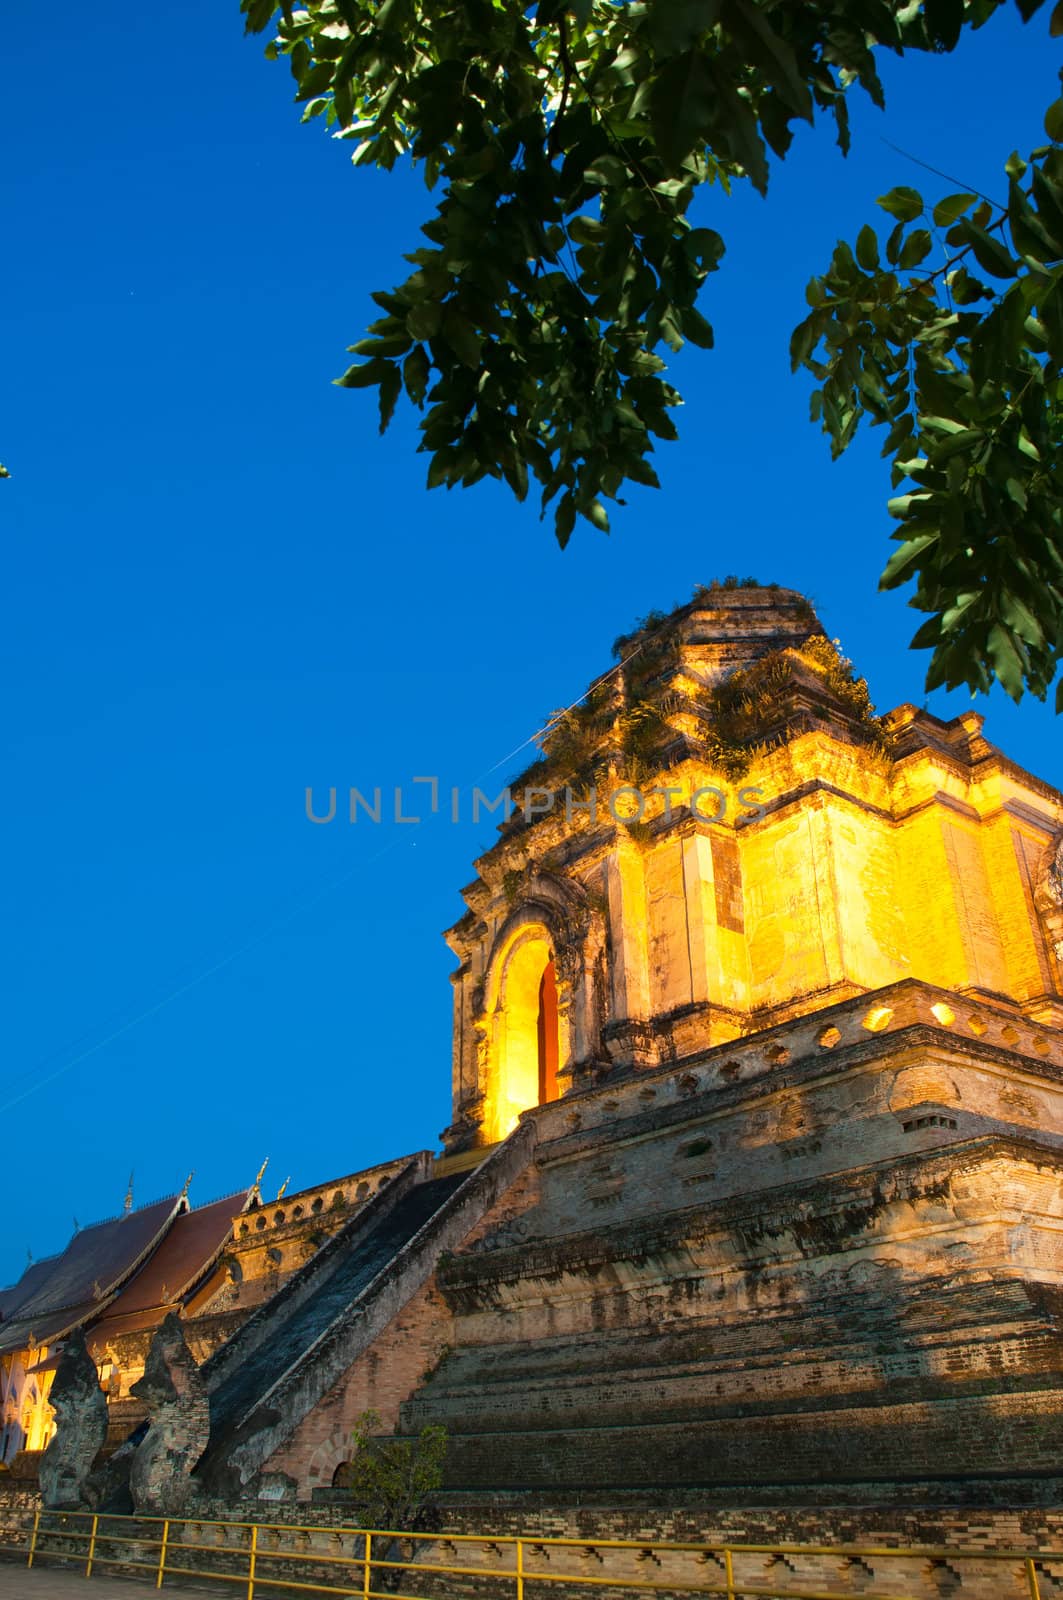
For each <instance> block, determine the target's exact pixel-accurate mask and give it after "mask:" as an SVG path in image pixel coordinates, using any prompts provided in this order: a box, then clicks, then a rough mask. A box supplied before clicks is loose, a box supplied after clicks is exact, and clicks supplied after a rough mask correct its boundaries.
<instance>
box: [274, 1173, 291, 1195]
mask: <svg viewBox="0 0 1063 1600" xmlns="http://www.w3.org/2000/svg"><path fill="white" fill-rule="evenodd" d="M291 1181H292V1180H291V1178H290V1177H289V1178H285V1180H284V1182H283V1183H282V1184H281V1186H280V1188H279V1189H278V1190H277V1199H278V1200H282V1199H283V1198H284V1191H285V1189H287V1187H288V1185H289V1184H290V1183H291Z"/></svg>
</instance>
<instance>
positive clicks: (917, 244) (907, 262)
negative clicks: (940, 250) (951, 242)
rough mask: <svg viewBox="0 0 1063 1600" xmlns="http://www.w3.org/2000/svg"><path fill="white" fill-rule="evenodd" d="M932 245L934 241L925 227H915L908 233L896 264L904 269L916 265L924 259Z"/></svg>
mask: <svg viewBox="0 0 1063 1600" xmlns="http://www.w3.org/2000/svg"><path fill="white" fill-rule="evenodd" d="M933 245H934V241H933V239H932V238H931V236H930V234H929V233H928V232H927V230H926V228H916V230H915V232H914V233H910V234H909V235H908V237H907V239H905V241H904V247H903V249H902V250H901V258H900V261H899V263H898V265H899V266H901V267H902V268H905V269H907V268H909V267H917V266H918V265H919V263H920V261H925V260H926V257H927V256H928V255H929V254H930V251H931V250H932V249H933Z"/></svg>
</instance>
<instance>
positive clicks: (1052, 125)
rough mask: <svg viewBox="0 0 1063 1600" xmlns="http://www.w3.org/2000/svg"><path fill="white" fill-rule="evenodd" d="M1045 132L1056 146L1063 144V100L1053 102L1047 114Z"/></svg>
mask: <svg viewBox="0 0 1063 1600" xmlns="http://www.w3.org/2000/svg"><path fill="white" fill-rule="evenodd" d="M1045 132H1046V133H1047V135H1048V137H1049V138H1050V139H1051V140H1052V142H1053V143H1054V144H1063V99H1060V100H1053V101H1052V104H1051V105H1050V106H1049V108H1048V110H1047V111H1046V112H1045Z"/></svg>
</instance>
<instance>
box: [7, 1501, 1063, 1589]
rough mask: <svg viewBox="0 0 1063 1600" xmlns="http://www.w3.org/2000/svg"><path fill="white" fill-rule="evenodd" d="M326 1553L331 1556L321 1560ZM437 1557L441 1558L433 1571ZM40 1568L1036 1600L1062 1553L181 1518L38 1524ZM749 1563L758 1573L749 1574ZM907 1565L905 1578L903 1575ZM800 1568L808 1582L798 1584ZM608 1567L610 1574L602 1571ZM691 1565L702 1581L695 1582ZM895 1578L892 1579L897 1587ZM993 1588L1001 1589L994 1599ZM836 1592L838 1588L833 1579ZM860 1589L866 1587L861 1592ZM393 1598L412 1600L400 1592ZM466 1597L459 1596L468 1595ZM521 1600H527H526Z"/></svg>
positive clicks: (359, 1585)
mask: <svg viewBox="0 0 1063 1600" xmlns="http://www.w3.org/2000/svg"><path fill="white" fill-rule="evenodd" d="M315 1541H316V1547H315ZM326 1545H327V1546H329V1548H323V1547H322V1546H326ZM344 1546H346V1548H344ZM478 1555H479V1557H480V1559H477V1556H478ZM443 1556H446V1557H447V1558H448V1559H441V1558H442V1557H443ZM451 1556H452V1557H453V1559H451ZM625 1558H626V1559H625ZM43 1560H61V1561H63V1562H66V1563H68V1564H69V1563H76V1564H77V1565H79V1566H81V1565H83V1567H84V1576H85V1577H86V1578H90V1577H91V1576H92V1574H93V1573H94V1572H97V1571H98V1570H99V1569H101V1568H103V1569H107V1570H109V1571H114V1570H120V1571H121V1572H122V1573H123V1574H124V1575H140V1574H141V1573H142V1574H143V1575H144V1579H145V1581H148V1582H151V1583H152V1584H153V1586H154V1587H155V1588H157V1589H161V1588H162V1586H163V1583H164V1582H165V1580H166V1579H167V1578H173V1579H178V1578H198V1579H200V1580H203V1579H206V1580H208V1581H211V1580H212V1581H213V1582H215V1583H219V1584H235V1585H237V1586H238V1589H239V1590H240V1591H242V1593H243V1595H244V1596H246V1600H255V1596H256V1595H258V1596H260V1597H261V1600H265V1597H266V1596H267V1595H270V1594H277V1593H278V1592H283V1593H284V1594H289V1593H290V1594H302V1595H307V1596H320V1597H324V1596H327V1595H347V1596H352V1597H358V1600H425V1597H426V1596H429V1597H431V1600H439V1593H440V1589H441V1587H442V1586H441V1585H440V1584H438V1583H436V1584H433V1583H432V1580H433V1579H447V1580H452V1579H463V1578H475V1579H479V1580H480V1584H479V1586H477V1587H476V1588H475V1589H474V1590H473V1591H471V1592H475V1593H477V1594H483V1592H484V1590H483V1581H484V1580H493V1581H492V1584H491V1592H492V1593H500V1594H501V1596H502V1600H546V1596H547V1594H548V1592H549V1591H548V1588H547V1586H549V1585H555V1586H556V1585H558V1584H561V1585H570V1586H571V1587H572V1588H573V1589H594V1588H607V1589H611V1590H613V1591H615V1592H616V1593H617V1594H622V1595H627V1594H631V1595H638V1594H668V1595H674V1596H677V1597H678V1596H685V1595H718V1596H721V1597H723V1600H756V1597H762V1600H929V1597H930V1596H937V1595H939V1594H940V1593H941V1590H940V1586H939V1584H938V1582H937V1581H936V1577H935V1569H939V1568H940V1567H941V1566H942V1565H944V1566H947V1567H949V1568H951V1569H952V1572H953V1574H954V1576H955V1579H956V1580H957V1581H958V1582H959V1583H960V1589H959V1593H960V1594H961V1595H962V1593H963V1589H964V1587H966V1585H964V1584H963V1568H965V1567H968V1568H969V1567H971V1566H973V1567H974V1568H975V1571H973V1572H971V1574H970V1576H971V1578H972V1580H973V1581H974V1588H972V1590H971V1591H970V1592H972V1593H975V1592H980V1593H982V1594H985V1592H986V1589H985V1584H986V1583H987V1582H988V1581H989V1578H988V1573H987V1570H986V1569H987V1568H988V1569H990V1570H991V1571H992V1573H993V1575H994V1576H993V1578H992V1584H993V1588H992V1593H993V1594H994V1597H995V1600H996V1597H997V1596H999V1597H1000V1600H1011V1597H1012V1596H1014V1597H1016V1600H1047V1595H1044V1596H1043V1595H1042V1592H1041V1586H1040V1581H1039V1580H1040V1577H1041V1576H1042V1575H1046V1574H1047V1575H1048V1577H1049V1583H1048V1584H1047V1586H1046V1587H1047V1590H1048V1593H1049V1594H1054V1593H1056V1592H1057V1587H1058V1585H1059V1584H1060V1583H1061V1582H1063V1550H1044V1551H1036V1552H1032V1551H1029V1550H975V1549H969V1548H952V1547H941V1548H938V1547H934V1546H922V1545H921V1546H906V1547H896V1546H889V1547H882V1546H858V1545H814V1544H785V1543H781V1544H746V1543H741V1542H730V1543H726V1544H717V1543H713V1544H694V1543H689V1544H688V1543H678V1542H671V1541H658V1540H640V1541H634V1540H625V1539H595V1538H585V1539H560V1538H540V1537H537V1536H535V1535H526V1536H523V1537H519V1538H516V1537H511V1536H504V1535H495V1534H459V1533H403V1532H396V1531H388V1530H381V1529H376V1528H374V1529H363V1528H348V1527H328V1526H322V1525H321V1524H316V1525H309V1524H305V1525H299V1524H292V1523H253V1522H227V1521H218V1520H210V1519H204V1518H199V1517H195V1516H188V1515H186V1516H183V1517H170V1518H162V1517H135V1516H133V1517H114V1516H106V1515H103V1514H100V1513H92V1512H53V1511H38V1512H37V1513H36V1514H35V1516H34V1519H33V1526H32V1529H31V1530H30V1531H29V1534H28V1544H27V1548H26V1564H27V1566H30V1567H32V1566H33V1565H34V1563H35V1562H40V1561H43ZM577 1560H579V1561H582V1564H583V1565H584V1566H586V1564H587V1563H588V1562H592V1561H593V1562H597V1564H598V1566H599V1567H600V1568H601V1569H602V1570H599V1571H598V1572H593V1573H592V1572H587V1571H586V1570H584V1571H574V1570H572V1569H573V1566H574V1564H575V1562H576V1561H577ZM632 1560H634V1561H635V1562H636V1563H637V1564H638V1565H639V1566H640V1567H641V1566H642V1565H645V1564H646V1563H652V1564H654V1565H655V1566H656V1567H657V1569H658V1572H659V1574H660V1575H659V1576H658V1577H654V1578H649V1577H640V1576H636V1575H632V1574H631V1573H630V1572H629V1571H627V1570H624V1569H625V1568H626V1567H629V1566H630V1565H631V1561H632ZM758 1563H759V1566H760V1568H761V1569H762V1570H761V1571H759V1572H755V1571H754V1570H753V1568H754V1567H755V1566H756V1565H757V1564H758ZM904 1563H908V1566H909V1569H913V1568H914V1569H916V1570H914V1571H913V1570H909V1571H907V1572H905V1571H903V1564H904ZM768 1564H770V1565H771V1566H773V1567H774V1566H776V1565H779V1566H781V1567H782V1568H784V1569H785V1572H780V1575H779V1577H775V1576H774V1575H773V1574H771V1573H765V1571H764V1570H763V1568H764V1567H765V1566H766V1565H768ZM801 1564H804V1566H805V1568H806V1571H807V1575H806V1576H805V1577H803V1578H802V1577H801V1576H800V1574H799V1567H800V1565H801ZM817 1564H818V1566H819V1568H820V1571H819V1574H818V1576H817V1572H816V1566H817ZM827 1564H836V1565H837V1566H843V1565H847V1566H849V1567H850V1569H851V1570H852V1571H853V1574H854V1577H855V1578H856V1584H855V1586H854V1585H846V1586H845V1587H816V1586H815V1585H816V1584H817V1582H822V1583H827V1582H828V1581H829V1580H828V1577H827V1575H825V1574H823V1572H822V1567H823V1566H824V1565H827ZM607 1565H609V1566H611V1567H613V1568H614V1569H615V1570H612V1571H607V1570H605V1568H606V1566H607ZM691 1566H694V1567H696V1568H698V1569H700V1570H699V1571H696V1572H693V1573H692V1572H691V1570H690V1568H691ZM898 1567H902V1571H901V1573H900V1574H898V1570H897V1569H898ZM920 1567H921V1570H919V1569H920ZM1008 1568H1010V1574H1009V1573H1008V1571H1007V1569H1008ZM809 1569H810V1570H809ZM979 1569H980V1570H979ZM1049 1569H1055V1573H1054V1574H1053V1573H1052V1572H1051V1571H1050V1570H1049ZM887 1574H889V1575H888V1576H887ZM837 1577H838V1574H837V1573H835V1578H837ZM1008 1577H1010V1583H1007V1582H1006V1580H1007V1578H1008ZM409 1579H412V1580H413V1582H412V1585H410V1584H409V1583H406V1584H405V1585H404V1582H403V1580H409ZM880 1580H881V1581H885V1582H886V1583H887V1584H888V1585H889V1592H888V1593H887V1592H886V1591H885V1590H882V1589H879V1588H877V1587H876V1586H875V1585H876V1583H877V1582H878V1581H880ZM1001 1580H1005V1586H1004V1587H1001V1586H1000V1582H1001ZM840 1581H841V1582H843V1583H844V1579H840ZM898 1581H902V1582H904V1583H906V1584H911V1585H912V1587H911V1588H906V1589H901V1590H898V1589H897V1588H896V1587H894V1584H896V1583H897V1582H898ZM866 1582H870V1583H871V1584H872V1587H869V1588H864V1587H862V1585H863V1584H864V1583H866ZM540 1585H542V1586H543V1588H542V1589H541V1590H539V1589H538V1586H540ZM404 1586H405V1587H406V1588H410V1587H412V1588H413V1589H414V1590H419V1591H420V1593H409V1592H407V1593H403V1592H402V1590H403V1587H404ZM499 1586H501V1587H500V1588H499ZM979 1586H980V1587H979ZM448 1587H451V1592H454V1593H461V1592H462V1585H461V1584H460V1583H459V1584H455V1585H453V1586H451V1585H450V1584H448ZM465 1588H466V1591H468V1590H469V1586H468V1585H466V1586H465ZM529 1590H533V1591H535V1590H538V1592H537V1593H535V1594H534V1595H532V1596H531V1597H529V1594H528V1591H529Z"/></svg>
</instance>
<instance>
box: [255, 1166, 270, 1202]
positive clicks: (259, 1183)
mask: <svg viewBox="0 0 1063 1600" xmlns="http://www.w3.org/2000/svg"><path fill="white" fill-rule="evenodd" d="M268 1166H269V1156H267V1157H266V1159H265V1161H263V1163H262V1165H261V1166H260V1167H259V1169H258V1173H257V1174H256V1177H255V1181H254V1183H253V1184H252V1185H251V1195H252V1197H253V1198H254V1199H256V1200H257V1199H258V1198H259V1197H260V1196H261V1193H262V1179H263V1177H264V1176H265V1172H266V1168H267V1167H268Z"/></svg>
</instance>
